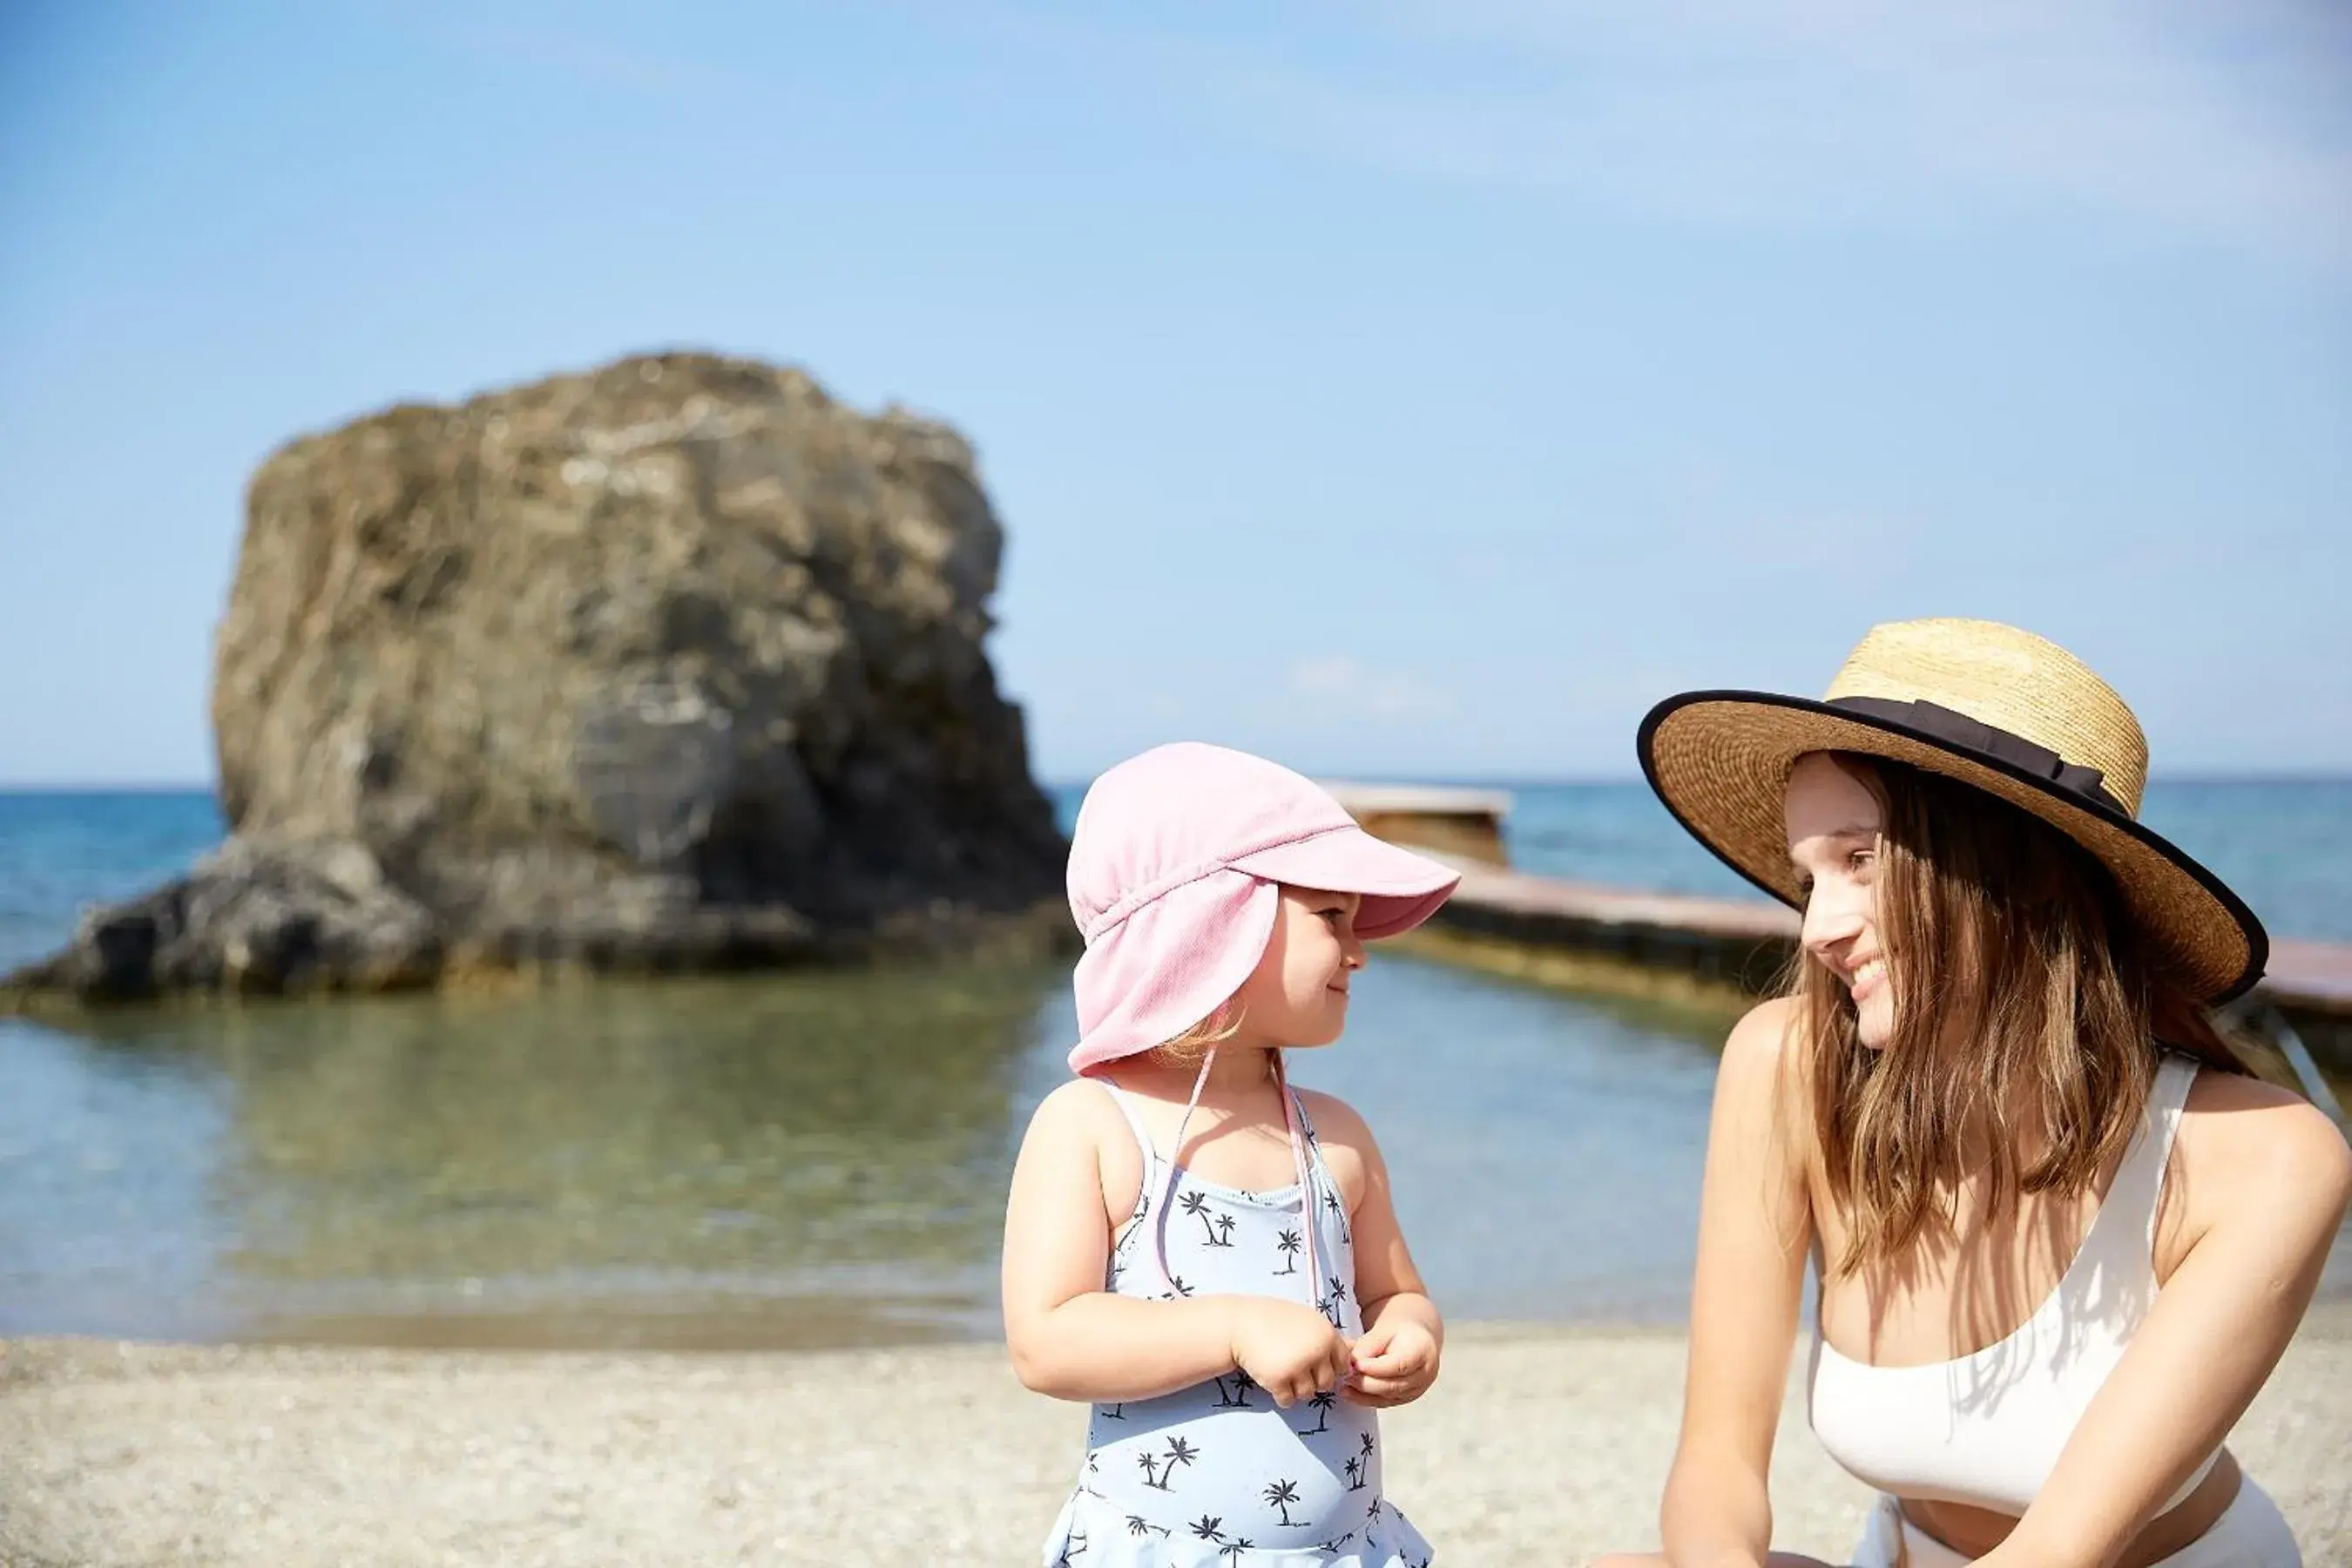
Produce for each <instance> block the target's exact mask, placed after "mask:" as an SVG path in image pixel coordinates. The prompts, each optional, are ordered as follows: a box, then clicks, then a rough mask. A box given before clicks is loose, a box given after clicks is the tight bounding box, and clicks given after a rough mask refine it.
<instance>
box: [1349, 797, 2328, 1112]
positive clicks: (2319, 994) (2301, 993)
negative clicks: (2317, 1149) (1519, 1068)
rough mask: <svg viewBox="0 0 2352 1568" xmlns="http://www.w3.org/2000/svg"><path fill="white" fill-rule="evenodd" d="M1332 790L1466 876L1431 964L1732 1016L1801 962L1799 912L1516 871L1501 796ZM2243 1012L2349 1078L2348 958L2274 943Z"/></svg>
mask: <svg viewBox="0 0 2352 1568" xmlns="http://www.w3.org/2000/svg"><path fill="white" fill-rule="evenodd" d="M1328 787H1329V788H1330V789H1331V792H1332V793H1333V794H1334V795H1337V796H1338V797H1339V802H1340V804H1341V805H1345V806H1346V807H1347V808H1348V809H1349V812H1350V813H1352V814H1353V815H1354V816H1356V818H1357V820H1358V821H1360V822H1361V823H1362V824H1363V825H1364V826H1365V829H1366V830H1367V831H1368V832H1370V833H1373V834H1376V835H1378V836H1379V837H1383V838H1387V839H1390V840H1391V841H1393V842H1395V843H1398V844H1404V845H1409V846H1411V847H1413V848H1415V849H1420V850H1423V851H1425V852H1430V853H1433V854H1435V855H1437V856H1438V857H1439V858H1442V859H1445V860H1447V861H1448V862H1449V863H1451V864H1453V865H1454V866H1455V867H1456V868H1459V869H1460V870H1461V872H1462V887H1461V889H1460V890H1459V891H1457V892H1456V893H1455V894H1454V897H1453V898H1452V899H1451V900H1448V901H1447V903H1446V905H1445V907H1444V909H1443V910H1439V911H1438V913H1437V915H1436V917H1435V918H1434V919H1433V920H1432V921H1430V923H1429V925H1428V926H1426V927H1424V928H1423V931H1425V932H1426V935H1425V936H1422V935H1418V934H1417V935H1416V937H1415V938H1413V939H1412V940H1413V941H1414V942H1416V944H1417V945H1419V946H1421V947H1422V948H1423V950H1424V951H1427V952H1430V953H1431V954H1432V955H1433V956H1435V957H1441V958H1449V959H1454V960H1456V961H1459V962H1462V963H1470V964H1473V965H1475V966H1477V967H1480V968H1485V969H1491V970H1495V971H1497V972H1500V973H1511V974H1518V975H1523V976H1526V977H1527V978H1529V979H1535V980H1539V981H1543V982H1546V983H1548V984H1558V985H1561V986H1564V987H1567V988H1570V989H1575V990H1583V991H1593V992H1600V993H1604V994H1616V995H1629V996H1643V997H1652V998H1658V999H1664V1000H1685V1001H1706V1000H1713V1001H1716V1002H1718V1003H1722V1004H1725V1005H1736V1004H1737V1003H1738V1001H1740V1000H1741V999H1743V998H1745V997H1748V996H1753V995H1756V994H1761V993H1763V992H1766V991H1768V990H1769V989H1771V988H1772V986H1773V985H1774V984H1775V983H1776V982H1777V981H1778V980H1779V978H1780V975H1781V974H1782V973H1785V971H1786V969H1787V966H1788V964H1789V963H1790V958H1791V957H1792V956H1793V954H1794V952H1795V951H1796V942H1797V923H1798V922H1797V913H1796V911H1795V910H1791V909H1789V908H1788V907H1787V906H1785V905H1782V904H1777V903H1767V902H1765V901H1763V900H1761V899H1759V900H1754V901H1748V900H1733V899H1705V898H1686V897H1682V896H1679V895H1676V894H1671V893H1637V892H1629V891H1625V890H1623V889H1615V888H1602V887H1595V886H1592V885H1591V884H1588V883H1581V882H1570V881H1563V880H1561V879H1557V878H1551V877H1538V876H1531V875H1529V874H1528V873H1526V872H1522V871H1515V870H1511V869H1509V868H1508V867H1507V864H1506V861H1507V854H1506V852H1505V849H1504V840H1503V835H1502V823H1503V818H1504V817H1505V816H1506V815H1507V813H1508V812H1509V809H1510V797H1509V796H1508V795H1504V794H1501V793H1500V792H1496V791H1486V790H1456V789H1421V788H1415V787H1412V786H1403V785H1382V786H1377V787H1372V786H1364V785H1350V784H1335V785H1330V786H1328ZM1488 844H1491V846H1492V847H1491V849H1483V848H1481V846H1485V845H1488ZM2248 1000H2249V1002H2250V1003H2251V1004H2252V1005H2254V1006H2256V1007H2259V1006H2260V1005H2262V1004H2264V1003H2267V1004H2268V1005H2271V1006H2273V1007H2275V1008H2276V1009H2277V1010H2278V1012H2279V1014H2280V1015H2281V1016H2283V1017H2284V1019H2285V1021H2286V1022H2287V1023H2288V1024H2289V1025H2291V1026H2293V1028H2294V1031H2295V1033H2296V1034H2297V1035H2299V1036H2300V1037H2301V1038H2302V1040H2303V1042H2304V1043H2305V1045H2306V1046H2308V1047H2310V1050H2311V1053H2312V1055H2313V1056H2314V1057H2315V1058H2317V1059H2318V1061H2319V1062H2320V1064H2321V1065H2322V1066H2323V1067H2325V1068H2326V1069H2327V1070H2328V1071H2330V1072H2332V1073H2334V1074H2336V1075H2337V1076H2339V1077H2352V946H2339V945H2336V944H2333V943H2328V942H2303V941H2293V940H2282V941H2279V942H2273V944H2272V947H2271V957H2270V964H2269V967H2268V969H2267V970H2266V972H2265V973H2264V974H2263V980H2262V983H2261V984H2259V985H2258V986H2257V987H2256V988H2255V990H2254V992H2253V994H2252V996H2251V997H2250V998H2249V999H2248Z"/></svg>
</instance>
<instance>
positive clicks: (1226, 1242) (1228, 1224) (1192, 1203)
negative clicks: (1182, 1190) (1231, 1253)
mask: <svg viewBox="0 0 2352 1568" xmlns="http://www.w3.org/2000/svg"><path fill="white" fill-rule="evenodd" d="M1176 1206H1177V1207H1178V1208H1181V1209H1182V1210H1183V1211H1184V1212H1185V1213H1186V1214H1188V1215H1192V1217H1193V1218H1194V1219H1197V1220H1199V1221H1200V1222H1201V1230H1202V1234H1203V1235H1205V1236H1206V1237H1207V1238H1208V1244H1209V1245H1210V1246H1211V1247H1231V1246H1232V1245H1233V1244H1234V1241H1233V1236H1234V1218H1233V1215H1218V1216H1216V1217H1214V1218H1212V1217H1211V1216H1210V1214H1209V1200H1208V1197H1207V1196H1206V1195H1205V1194H1201V1193H1186V1194H1184V1201H1183V1202H1181V1203H1180V1204H1178V1205H1176ZM1220 1228H1222V1229H1223V1232H1224V1236H1223V1239H1220V1238H1219V1237H1218V1234H1217V1233H1218V1231H1219V1229H1220Z"/></svg>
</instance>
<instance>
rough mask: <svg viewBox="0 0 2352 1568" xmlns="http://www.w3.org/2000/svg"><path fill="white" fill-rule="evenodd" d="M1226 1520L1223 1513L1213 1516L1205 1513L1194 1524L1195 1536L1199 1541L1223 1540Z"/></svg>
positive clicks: (1193, 1531) (1193, 1533) (1193, 1532)
mask: <svg viewBox="0 0 2352 1568" xmlns="http://www.w3.org/2000/svg"><path fill="white" fill-rule="evenodd" d="M1224 1522H1225V1521H1224V1518H1223V1515H1217V1516H1214V1517H1212V1516H1211V1515H1209V1514H1205V1513H1204V1514H1202V1516H1201V1518H1200V1521H1199V1522H1197V1523H1196V1524H1194V1525H1193V1526H1192V1535H1193V1538H1194V1539H1195V1540H1199V1541H1223V1540H1224V1538H1225V1532H1224V1530H1223V1524H1224Z"/></svg>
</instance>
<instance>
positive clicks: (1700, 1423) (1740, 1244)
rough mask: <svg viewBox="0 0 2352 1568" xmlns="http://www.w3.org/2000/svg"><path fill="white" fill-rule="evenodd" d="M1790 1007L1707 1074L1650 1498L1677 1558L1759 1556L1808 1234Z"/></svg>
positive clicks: (1764, 1015)
mask: <svg viewBox="0 0 2352 1568" xmlns="http://www.w3.org/2000/svg"><path fill="white" fill-rule="evenodd" d="M1794 1006H1795V1005H1794V1004H1793V1003H1791V1002H1789V1001H1786V1000H1780V1001H1772V1002H1767V1003H1765V1004H1764V1005H1761V1006H1759V1007H1757V1008H1756V1009H1754V1010H1753V1011H1751V1012H1750V1013H1749V1014H1748V1016H1746V1017H1745V1018H1742V1019H1741V1020H1740V1021H1739V1024H1738V1026H1737V1027H1736V1028H1734V1029H1733V1030H1732V1031H1731V1037H1730V1039H1729V1040H1727V1042H1725V1045H1724V1047H1723V1065H1722V1067H1721V1068H1720V1069H1718V1071H1717V1076H1716V1087H1715V1111H1714V1117H1713V1120H1712V1121H1711V1122H1710V1123H1709V1126H1708V1129H1707V1139H1706V1182H1705V1185H1704V1187H1703V1188H1702V1191H1701V1194H1700V1199H1699V1220H1698V1264H1697V1267H1696V1270H1695V1271H1694V1275H1693V1279H1692V1283H1691V1326H1690V1364H1689V1369H1688V1372H1687V1373H1686V1374H1685V1383H1684V1386H1683V1426H1682V1438H1681V1441H1680V1442H1679V1443H1678V1444H1676V1446H1675V1463H1674V1468H1673V1470H1672V1471H1670V1472H1669V1473H1668V1475H1667V1478H1666V1496H1665V1502H1664V1507H1663V1508H1662V1509H1661V1510H1659V1526H1660V1530H1661V1531H1662V1533H1663V1534H1664V1538H1665V1547H1666V1560H1667V1561H1668V1562H1669V1563H1673V1564H1674V1565H1675V1568H1715V1565H1716V1564H1725V1565H1730V1564H1741V1565H1752V1564H1757V1563H1762V1562H1763V1561H1764V1559H1765V1554H1766V1552H1767V1551H1768V1550H1769V1546H1770V1543H1771V1538H1772V1502H1771V1495H1770V1493H1769V1489H1768V1488H1767V1478H1768V1477H1769V1473H1770V1470H1771V1465H1772V1436H1773V1433H1774V1431H1775V1430H1776V1428H1777V1427H1778V1426H1779V1425H1780V1393H1781V1389H1782V1388H1783V1386H1784V1385H1785V1384H1786V1383H1787V1379H1788V1375H1789V1354H1790V1348H1791V1347H1792V1346H1793V1345H1794V1343H1795V1342H1796V1336H1797V1313H1798V1308H1799V1305H1800V1301H1801V1297H1802V1295H1803V1290H1804V1278H1805V1256H1806V1252H1807V1250H1808V1248H1809V1247H1811V1241H1812V1220H1811V1205H1810V1203H1809V1201H1808V1199H1807V1196H1806V1188H1805V1174H1804V1173H1805V1165H1804V1159H1803V1151H1802V1148H1801V1143H1802V1141H1801V1139H1799V1138H1796V1137H1792V1136H1790V1134H1789V1132H1788V1131H1787V1127H1786V1126H1785V1125H1784V1124H1783V1118H1784V1115H1786V1114H1787V1113H1789V1112H1790V1111H1791V1110H1795V1109H1796V1108H1798V1107H1799V1106H1800V1104H1801V1098H1802V1097H1801V1094H1799V1093H1798V1092H1797V1089H1798V1085H1799V1082H1800V1078H1799V1075H1798V1074H1797V1073H1796V1072H1795V1071H1793V1070H1792V1068H1793V1066H1794V1058H1792V1056H1791V1054H1790V1053H1791V1052H1792V1051H1793V1050H1794V1049H1795V1048H1796V1046H1795V1040H1794V1037H1793V1035H1792V1032H1791V1027H1790V1026H1791V1023H1792V1021H1793V1016H1794Z"/></svg>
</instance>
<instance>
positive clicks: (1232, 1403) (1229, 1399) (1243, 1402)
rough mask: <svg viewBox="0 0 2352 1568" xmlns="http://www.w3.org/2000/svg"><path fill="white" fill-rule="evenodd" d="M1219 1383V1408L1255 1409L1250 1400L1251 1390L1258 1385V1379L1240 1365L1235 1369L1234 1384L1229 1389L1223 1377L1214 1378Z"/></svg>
mask: <svg viewBox="0 0 2352 1568" xmlns="http://www.w3.org/2000/svg"><path fill="white" fill-rule="evenodd" d="M1212 1381H1213V1382H1214V1383H1215V1384H1216V1385H1217V1408H1218V1409H1220V1410H1255V1409H1256V1408H1257V1406H1256V1405H1252V1404H1251V1403H1250V1402H1249V1393H1250V1390H1251V1389H1253V1388H1255V1387H1257V1386H1258V1382H1257V1379H1255V1378H1254V1377H1252V1376H1251V1375H1250V1374H1249V1373H1246V1372H1244V1371H1243V1370H1242V1369H1241V1368H1240V1367H1235V1368H1234V1385H1233V1387H1232V1388H1231V1389H1230V1390H1228V1389H1227V1388H1226V1387H1225V1380H1224V1379H1223V1378H1222V1377H1220V1378H1214V1379H1213V1380H1212Z"/></svg>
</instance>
